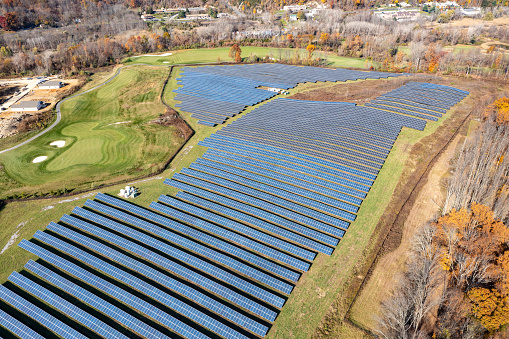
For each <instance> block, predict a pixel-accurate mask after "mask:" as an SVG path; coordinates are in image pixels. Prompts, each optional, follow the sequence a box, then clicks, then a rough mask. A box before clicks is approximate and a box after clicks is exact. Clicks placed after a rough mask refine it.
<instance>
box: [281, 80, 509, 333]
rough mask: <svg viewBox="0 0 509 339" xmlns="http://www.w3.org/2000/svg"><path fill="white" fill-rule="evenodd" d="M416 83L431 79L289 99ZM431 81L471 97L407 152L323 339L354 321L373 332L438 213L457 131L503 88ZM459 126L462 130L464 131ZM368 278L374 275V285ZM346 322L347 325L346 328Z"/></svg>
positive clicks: (363, 96)
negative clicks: (414, 241)
mask: <svg viewBox="0 0 509 339" xmlns="http://www.w3.org/2000/svg"><path fill="white" fill-rule="evenodd" d="M416 80H417V81H430V80H429V78H428V80H426V78H421V77H418V76H417V77H410V78H405V79H403V78H400V79H392V80H388V81H387V80H382V81H376V80H375V81H372V80H368V81H364V82H357V83H355V82H352V83H346V84H345V83H343V84H338V85H333V86H330V87H328V88H319V87H318V86H317V88H316V89H313V88H312V87H311V88H310V90H309V91H306V92H303V93H298V94H296V95H294V96H292V97H291V98H293V99H301V100H318V101H350V102H355V103H357V104H360V103H363V102H366V101H369V100H371V99H372V98H374V97H377V96H379V95H381V94H382V93H384V92H387V91H389V90H391V89H393V88H396V87H399V86H401V84H403V83H405V82H407V81H416ZM431 81H432V82H434V83H441V84H444V85H449V86H454V87H457V88H460V89H463V90H467V91H469V92H470V93H471V94H470V95H469V96H468V97H467V98H466V99H464V100H463V101H462V102H461V103H460V104H458V105H456V106H455V107H454V108H453V109H452V110H450V111H449V112H448V115H449V118H448V119H447V120H445V121H444V123H443V124H442V125H441V126H440V127H438V129H437V130H436V131H435V133H434V134H432V135H430V136H428V137H426V138H424V139H423V140H421V141H420V142H419V143H417V144H415V145H414V146H413V147H412V149H409V150H408V152H409V153H410V154H409V157H408V160H407V163H406V165H405V168H404V170H403V173H402V175H401V177H400V180H399V182H398V184H397V187H396V190H395V191H394V194H393V196H392V198H391V201H390V202H389V205H388V207H387V209H386V210H385V211H384V214H383V215H382V217H381V218H380V220H379V221H378V224H377V227H376V230H375V232H373V235H372V242H373V243H374V244H376V246H374V247H373V248H374V250H373V251H372V252H371V253H369V254H368V255H367V258H368V260H366V262H364V263H359V267H360V269H359V274H358V275H357V276H354V277H352V279H351V282H350V286H349V288H348V291H345V294H343V295H342V297H341V299H342V300H337V301H336V302H335V304H334V305H331V310H334V311H331V315H326V316H325V317H324V323H323V327H326V328H327V329H328V333H330V334H329V335H323V332H322V333H320V334H318V333H319V332H318V333H317V337H334V335H335V334H338V333H341V328H342V327H344V326H350V325H351V324H352V323H353V324H356V325H360V328H363V329H366V330H368V331H373V326H372V325H373V316H374V315H375V314H376V312H377V309H378V305H379V301H380V300H381V298H383V297H384V294H383V292H385V291H387V290H389V289H390V288H391V286H393V285H394V279H395V277H396V276H397V275H398V274H399V273H400V272H401V271H402V269H403V268H404V262H405V258H406V257H405V255H404V253H406V251H407V250H408V247H409V244H410V239H411V236H412V234H413V232H414V231H415V229H416V227H418V226H419V225H421V224H422V222H425V221H426V220H429V219H431V218H433V217H434V215H435V214H436V211H438V210H439V204H440V202H441V197H442V193H441V189H443V188H442V187H443V184H442V183H441V180H442V177H443V176H444V175H445V173H447V172H448V170H449V166H450V163H449V161H450V159H451V157H452V155H453V154H454V152H455V149H456V146H457V145H458V142H459V141H460V139H461V134H460V130H461V131H462V132H461V133H462V134H463V133H466V132H465V131H466V130H468V125H469V124H468V122H469V121H470V118H471V117H470V116H469V114H470V112H472V109H473V108H475V107H476V105H477V104H478V103H479V102H480V101H481V100H482V99H483V98H485V97H487V96H490V95H493V94H495V93H501V91H503V90H504V88H505V86H506V84H504V83H502V82H497V81H489V80H476V79H467V78H459V77H444V78H439V77H434V78H433V79H431ZM368 84H369V85H368ZM465 126H466V127H465ZM463 127H465V128H466V129H465V130H463V129H462V128H463ZM458 135H459V136H458ZM451 144H452V146H451ZM404 147H405V146H404ZM406 147H409V146H406ZM396 250H397V251H396ZM394 251H396V252H394ZM386 255H390V256H388V257H386ZM379 263H380V265H378V264H379ZM363 267H364V268H363ZM371 277H374V278H373V282H372V280H371ZM354 303H355V305H354V307H353V308H352V309H350V308H349V307H348V305H350V307H351V306H352V305H353V304H354ZM338 305H344V306H343V307H340V308H343V309H345V307H346V308H348V311H346V310H345V311H344V312H342V313H343V314H345V315H346V318H345V319H343V321H340V320H338V317H335V316H333V315H332V312H337V307H338ZM350 321H351V323H350V324H349V325H345V324H348V323H349V322H350Z"/></svg>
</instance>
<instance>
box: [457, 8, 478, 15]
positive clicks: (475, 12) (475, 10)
mask: <svg viewBox="0 0 509 339" xmlns="http://www.w3.org/2000/svg"><path fill="white" fill-rule="evenodd" d="M460 13H461V15H465V16H476V15H480V14H481V9H480V8H479V7H473V8H461V9H460Z"/></svg>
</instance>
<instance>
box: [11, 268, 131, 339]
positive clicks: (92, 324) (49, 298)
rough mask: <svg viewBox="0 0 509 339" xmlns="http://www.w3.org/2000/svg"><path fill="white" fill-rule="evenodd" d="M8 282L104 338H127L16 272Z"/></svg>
mask: <svg viewBox="0 0 509 339" xmlns="http://www.w3.org/2000/svg"><path fill="white" fill-rule="evenodd" d="M8 280H9V281H10V282H12V283H13V284H14V285H16V286H18V287H19V288H21V289H23V290H25V291H27V292H28V293H30V294H32V295H34V296H35V297H37V298H39V299H41V300H44V301H45V302H47V303H49V304H51V305H52V306H53V307H54V308H56V309H57V310H59V311H60V312H62V313H64V314H67V315H68V316H69V317H71V318H72V319H74V320H76V321H77V322H79V323H81V324H82V325H84V326H86V327H88V328H89V329H91V330H92V331H94V332H95V333H97V334H99V335H101V336H102V337H104V338H127V337H126V336H125V335H123V334H121V333H120V332H118V331H117V330H115V329H113V328H111V327H110V326H109V325H106V324H105V323H104V322H102V321H101V320H99V319H97V318H96V317H94V316H92V315H90V314H88V313H87V312H85V311H83V310H82V309H80V308H78V307H76V306H74V305H73V304H71V303H70V302H68V301H67V300H65V299H63V298H61V297H59V296H58V295H56V294H55V293H53V292H51V291H49V290H47V289H46V288H44V287H42V286H41V285H39V284H37V283H35V282H33V281H32V280H30V279H28V278H26V277H25V276H23V275H21V274H19V273H18V272H13V273H12V274H11V275H10V276H9V278H8Z"/></svg>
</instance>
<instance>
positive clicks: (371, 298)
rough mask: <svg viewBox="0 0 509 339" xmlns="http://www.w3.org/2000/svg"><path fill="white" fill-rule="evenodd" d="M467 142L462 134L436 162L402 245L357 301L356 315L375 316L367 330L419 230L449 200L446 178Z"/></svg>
mask: <svg viewBox="0 0 509 339" xmlns="http://www.w3.org/2000/svg"><path fill="white" fill-rule="evenodd" d="M463 139H464V136H462V135H461V134H458V135H457V136H456V137H455V138H454V140H453V141H452V142H451V143H450V144H449V146H448V147H447V149H446V150H445V151H444V152H443V153H442V154H441V155H440V157H439V158H438V160H437V161H436V163H435V165H434V166H433V168H432V169H431V171H430V172H429V174H428V177H427V182H426V184H425V185H424V186H423V187H422V188H421V190H420V192H419V194H418V195H417V198H416V201H415V203H414V205H413V207H412V209H411V210H410V213H409V214H408V217H407V219H406V221H405V224H404V228H403V233H402V237H401V244H400V246H399V247H398V248H397V249H395V250H394V251H392V252H390V253H387V254H385V255H384V256H383V257H382V258H380V259H379V261H378V264H377V266H376V268H375V269H374V270H373V272H372V275H371V278H370V279H369V281H368V283H367V284H366V286H365V287H364V291H363V293H361V295H360V297H359V298H358V299H357V301H356V303H355V305H354V307H353V309H352V316H355V315H359V313H364V312H369V313H370V314H371V315H372V316H371V317H370V316H364V317H362V319H363V320H364V322H363V323H361V325H362V326H363V327H366V328H370V329H373V328H375V327H376V326H375V325H376V324H375V317H376V314H375V313H374V312H373V305H374V304H375V301H381V300H383V299H385V298H386V297H387V296H388V293H390V291H391V289H392V288H393V286H395V285H396V284H397V281H398V279H399V274H394V273H395V272H402V270H403V268H404V265H405V262H406V260H407V258H408V251H409V249H410V248H411V243H412V239H413V236H414V235H415V233H416V230H417V229H418V228H419V227H420V226H422V225H423V224H425V223H426V222H428V221H429V220H430V219H433V216H436V215H438V214H439V213H440V206H442V205H443V201H444V198H445V190H444V188H443V187H444V185H443V178H444V177H447V176H448V175H449V171H450V163H451V160H452V159H453V157H454V154H455V150H456V147H457V146H458V143H459V142H460V141H461V142H462V140H463ZM370 292H371V293H370ZM376 304H378V302H376ZM368 310H369V311H368ZM363 311H364V312H363ZM356 318H357V319H356V320H357V321H358V320H359V319H358V318H361V317H356Z"/></svg>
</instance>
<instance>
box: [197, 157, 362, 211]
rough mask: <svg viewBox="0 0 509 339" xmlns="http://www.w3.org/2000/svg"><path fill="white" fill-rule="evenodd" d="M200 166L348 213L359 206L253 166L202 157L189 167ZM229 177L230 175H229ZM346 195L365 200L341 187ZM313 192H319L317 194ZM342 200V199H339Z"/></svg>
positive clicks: (333, 193)
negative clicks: (276, 188) (284, 191)
mask: <svg viewBox="0 0 509 339" xmlns="http://www.w3.org/2000/svg"><path fill="white" fill-rule="evenodd" d="M200 165H205V166H207V167H212V168H216V169H219V170H221V171H225V172H228V173H231V174H232V175H237V176H242V177H245V178H249V179H251V180H253V181H256V182H260V183H263V184H266V185H271V186H274V187H281V188H284V190H286V191H288V192H292V193H295V194H298V195H301V196H304V197H307V198H309V199H313V200H316V201H318V202H321V203H324V204H327V205H330V206H334V207H338V208H341V209H344V210H346V211H349V212H353V213H356V212H357V207H356V206H352V204H357V205H360V202H361V199H360V198H355V197H352V196H348V195H346V194H341V193H339V192H334V191H332V190H329V189H325V188H320V187H317V185H314V184H310V183H307V182H305V181H302V180H299V179H295V178H292V177H288V176H286V175H282V174H280V173H276V172H272V171H267V170H264V169H261V168H258V167H255V166H251V165H247V164H242V163H239V162H235V161H231V160H228V159H224V158H220V157H214V156H213V155H212V156H211V157H210V156H208V157H206V158H205V157H203V158H201V159H197V161H196V162H195V163H194V164H192V165H191V168H193V169H197V168H198V169H199V168H200V167H199V166H200ZM201 168H203V169H205V170H208V169H207V168H206V167H203V166H202V167H201ZM229 175H230V174H229ZM342 188H343V189H344V190H345V191H347V192H348V194H352V195H354V196H355V195H358V196H361V198H365V196H366V194H365V193H363V192H359V191H357V190H353V189H348V188H347V187H342ZM315 191H320V192H319V194H317V193H316V192H315ZM341 198H343V199H341ZM345 200H348V202H350V203H352V204H345V203H344V202H343V201H345Z"/></svg>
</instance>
